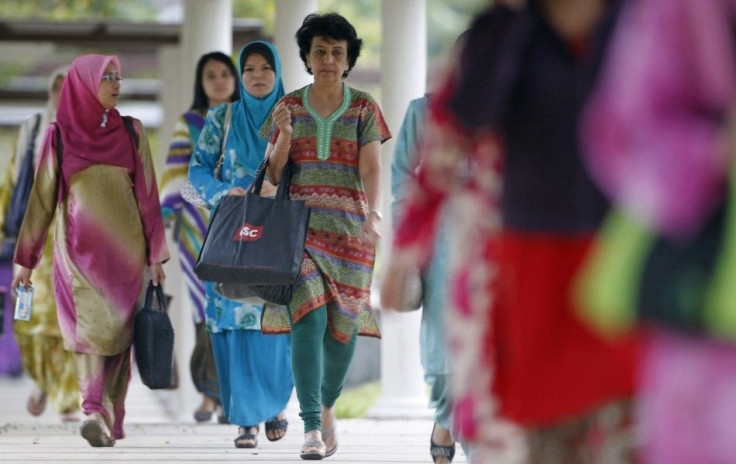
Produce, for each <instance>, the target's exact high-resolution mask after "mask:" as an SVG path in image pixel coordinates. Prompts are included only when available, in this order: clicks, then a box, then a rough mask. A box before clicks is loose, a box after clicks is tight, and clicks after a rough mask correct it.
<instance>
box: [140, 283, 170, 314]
mask: <svg viewBox="0 0 736 464" xmlns="http://www.w3.org/2000/svg"><path fill="white" fill-rule="evenodd" d="M154 292H155V293H156V298H157V299H158V309H159V310H161V311H166V296H164V289H163V287H162V286H161V284H158V285H153V281H152V280H149V281H148V289H147V290H146V302H145V304H144V305H143V308H145V309H153V306H152V304H153V294H154Z"/></svg>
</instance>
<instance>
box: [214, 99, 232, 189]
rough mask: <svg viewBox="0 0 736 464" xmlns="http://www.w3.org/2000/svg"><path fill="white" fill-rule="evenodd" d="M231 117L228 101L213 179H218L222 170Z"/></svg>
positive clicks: (230, 107) (230, 106) (230, 104)
mask: <svg viewBox="0 0 736 464" xmlns="http://www.w3.org/2000/svg"><path fill="white" fill-rule="evenodd" d="M232 119H233V104H232V103H228V104H227V109H226V110H225V133H224V135H223V136H222V144H221V146H220V159H218V160H217V164H216V165H215V170H214V171H213V174H214V175H215V179H217V180H220V171H221V170H222V165H223V163H224V162H225V147H226V146H227V136H228V135H229V134H230V121H232Z"/></svg>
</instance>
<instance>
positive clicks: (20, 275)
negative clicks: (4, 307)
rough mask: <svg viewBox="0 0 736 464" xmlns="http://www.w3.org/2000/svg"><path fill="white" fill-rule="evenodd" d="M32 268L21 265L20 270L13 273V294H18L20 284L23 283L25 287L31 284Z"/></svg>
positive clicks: (11, 284) (11, 285) (11, 286)
mask: <svg viewBox="0 0 736 464" xmlns="http://www.w3.org/2000/svg"><path fill="white" fill-rule="evenodd" d="M32 272H33V270H32V269H28V268H27V267H23V266H19V267H18V270H16V271H15V274H13V281H12V282H11V283H10V288H12V289H13V294H14V295H17V294H18V285H23V288H27V287H29V286H31V285H32V284H31V273H32Z"/></svg>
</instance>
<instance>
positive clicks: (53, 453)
mask: <svg viewBox="0 0 736 464" xmlns="http://www.w3.org/2000/svg"><path fill="white" fill-rule="evenodd" d="M30 388H31V382H30V381H29V380H27V379H6V378H0V462H3V463H105V464H107V463H134V462H141V463H193V462H199V463H209V462H241V463H274V462H302V461H301V459H300V458H299V456H298V452H299V447H300V445H301V443H302V437H303V435H302V433H301V421H300V419H299V416H298V413H297V409H296V404H295V403H294V402H293V401H292V403H290V405H289V408H288V410H287V416H288V419H289V422H290V429H289V432H288V433H287V435H286V437H284V438H283V439H282V440H280V441H278V442H273V443H272V442H269V441H268V440H267V439H266V437H265V435H264V434H263V431H261V434H260V435H259V443H258V447H257V448H255V449H253V450H244V449H236V448H235V447H234V446H233V442H232V440H233V438H234V437H235V435H236V429H235V426H233V425H219V424H216V423H215V422H214V421H213V422H212V423H209V424H195V423H194V421H193V420H192V421H191V422H189V423H184V422H177V421H174V420H172V418H171V416H170V415H169V414H168V413H167V412H166V409H165V408H164V407H163V406H162V403H161V401H160V398H159V397H157V393H155V392H151V391H150V390H148V389H147V388H146V387H144V386H143V385H142V384H140V382H139V381H137V379H134V381H133V383H132V384H131V389H130V393H129V397H128V401H127V409H128V415H127V418H126V433H127V435H128V436H127V437H126V438H125V439H124V440H120V441H118V443H117V444H116V446H115V447H114V448H105V449H99V448H92V447H90V446H89V445H88V444H87V443H86V442H85V441H84V440H83V439H82V438H81V437H80V436H79V434H78V432H77V428H78V424H62V423H61V422H60V421H59V420H58V418H57V416H56V415H55V414H54V413H53V411H51V410H50V409H51V408H47V411H46V412H45V413H44V414H43V415H41V416H40V417H38V418H36V417H31V416H30V415H28V413H27V412H26V411H25V402H26V398H27V395H28V392H29V391H30ZM431 430H432V422H431V421H430V420H428V419H413V420H394V419H392V420H377V419H350V420H347V419H345V420H341V421H339V422H338V426H337V434H338V437H339V443H340V445H339V449H338V451H337V453H336V454H335V455H334V456H332V457H330V458H328V459H327V460H326V461H327V462H330V463H332V464H338V463H346V464H347V463H349V464H365V463H379V462H381V463H413V462H426V463H431V462H432V459H431V458H430V456H429V434H430V432H431ZM457 452H458V456H456V458H455V461H454V462H458V463H465V462H466V460H465V456H464V455H463V454H462V450H461V449H460V447H459V446H458V449H457Z"/></svg>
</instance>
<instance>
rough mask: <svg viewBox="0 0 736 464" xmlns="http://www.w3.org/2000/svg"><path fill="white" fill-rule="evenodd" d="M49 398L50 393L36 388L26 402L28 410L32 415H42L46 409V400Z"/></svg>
mask: <svg viewBox="0 0 736 464" xmlns="http://www.w3.org/2000/svg"><path fill="white" fill-rule="evenodd" d="M47 399H48V395H47V394H46V393H45V392H43V391H41V390H39V389H37V388H34V390H33V391H32V392H31V396H29V397H28V402H27V403H26V409H28V412H29V413H30V414H31V415H32V416H40V415H41V414H43V411H44V410H45V409H46V400H47Z"/></svg>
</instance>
